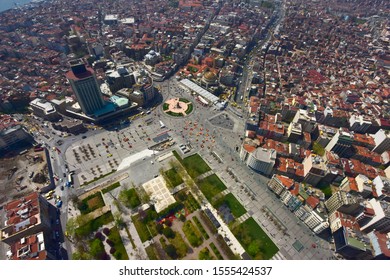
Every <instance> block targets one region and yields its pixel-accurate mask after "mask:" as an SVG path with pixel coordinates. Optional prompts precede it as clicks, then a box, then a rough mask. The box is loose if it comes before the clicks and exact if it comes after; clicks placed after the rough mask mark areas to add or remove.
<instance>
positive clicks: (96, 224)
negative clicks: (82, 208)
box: [75, 211, 114, 237]
mask: <svg viewBox="0 0 390 280" xmlns="http://www.w3.org/2000/svg"><path fill="white" fill-rule="evenodd" d="M113 221H114V217H113V216H112V213H111V211H109V212H107V213H105V214H103V215H101V216H100V217H97V218H96V219H94V220H91V221H88V222H87V223H86V224H84V225H82V226H81V227H78V228H77V229H76V230H75V234H76V235H77V236H79V237H86V236H88V235H90V234H92V233H93V232H95V231H97V230H98V228H100V227H102V226H103V225H106V224H108V223H111V222H113Z"/></svg>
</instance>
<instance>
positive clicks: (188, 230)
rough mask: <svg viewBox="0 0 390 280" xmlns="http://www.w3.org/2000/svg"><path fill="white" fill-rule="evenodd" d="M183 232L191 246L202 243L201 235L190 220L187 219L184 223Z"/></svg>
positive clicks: (197, 245)
mask: <svg viewBox="0 0 390 280" xmlns="http://www.w3.org/2000/svg"><path fill="white" fill-rule="evenodd" d="M183 232H184V234H185V236H186V238H187V240H188V242H190V244H191V246H192V247H199V246H200V245H202V243H203V240H202V239H203V238H202V235H201V233H200V232H199V231H198V229H197V228H196V227H195V226H194V224H193V223H192V222H191V221H189V220H187V221H186V222H185V223H184V225H183Z"/></svg>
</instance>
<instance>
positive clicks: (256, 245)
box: [247, 240, 261, 258]
mask: <svg viewBox="0 0 390 280" xmlns="http://www.w3.org/2000/svg"><path fill="white" fill-rule="evenodd" d="M260 247H261V241H260V240H254V241H252V242H251V243H250V244H249V246H248V250H247V252H248V254H249V255H250V256H251V257H253V258H255V256H256V255H257V254H258V253H260Z"/></svg>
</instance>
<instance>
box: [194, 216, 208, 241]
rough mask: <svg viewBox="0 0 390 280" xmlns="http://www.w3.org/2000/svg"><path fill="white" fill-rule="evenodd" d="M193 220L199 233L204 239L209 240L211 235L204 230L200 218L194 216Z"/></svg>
mask: <svg viewBox="0 0 390 280" xmlns="http://www.w3.org/2000/svg"><path fill="white" fill-rule="evenodd" d="M192 219H193V220H194V223H195V225H196V226H197V227H198V229H199V231H200V232H201V233H202V235H203V237H204V239H205V240H207V239H209V235H208V234H207V232H206V230H205V229H204V227H203V226H202V224H201V223H200V221H199V219H198V217H196V216H194V217H193V218H192Z"/></svg>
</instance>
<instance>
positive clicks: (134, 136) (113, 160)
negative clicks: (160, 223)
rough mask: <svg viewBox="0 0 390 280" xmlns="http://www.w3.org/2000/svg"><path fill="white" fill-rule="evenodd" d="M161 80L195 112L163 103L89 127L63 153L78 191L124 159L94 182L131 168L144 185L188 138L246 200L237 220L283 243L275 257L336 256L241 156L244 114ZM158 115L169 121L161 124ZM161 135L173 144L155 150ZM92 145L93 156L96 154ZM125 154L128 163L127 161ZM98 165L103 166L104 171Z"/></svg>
mask: <svg viewBox="0 0 390 280" xmlns="http://www.w3.org/2000/svg"><path fill="white" fill-rule="evenodd" d="M159 86H160V87H161V91H162V93H163V97H164V99H165V100H166V99H169V98H172V97H183V98H186V99H188V100H189V101H191V102H193V105H194V109H193V111H192V113H191V114H190V115H189V116H185V117H182V118H177V117H172V116H169V115H167V114H165V113H164V112H163V109H162V105H160V106H157V107H156V108H155V109H154V110H153V111H152V112H151V114H150V115H145V116H144V117H142V118H139V119H136V120H134V121H132V122H131V124H130V125H127V126H118V127H117V131H116V130H113V131H104V130H102V131H98V132H95V133H91V135H89V136H88V137H87V138H86V139H78V140H77V141H72V143H68V147H69V148H68V149H67V151H66V153H65V158H66V162H68V163H69V165H71V166H72V168H74V169H75V171H76V176H75V177H76V180H75V181H77V182H76V186H75V192H76V193H79V194H81V193H82V192H84V189H89V188H91V186H90V185H89V186H87V187H80V185H82V183H81V182H82V181H88V180H92V179H93V178H94V177H96V176H97V177H99V176H101V175H104V174H105V172H107V173H109V172H110V171H112V170H113V169H114V170H116V169H118V168H119V167H120V166H121V165H122V166H123V168H120V169H121V170H120V171H117V172H115V173H113V174H109V175H107V176H106V177H104V178H101V179H99V180H98V181H97V182H96V184H98V183H101V182H102V181H105V180H109V179H110V178H112V177H113V176H116V175H118V174H121V173H127V174H128V178H126V179H124V180H123V181H122V184H124V185H126V186H131V185H132V184H135V185H137V186H138V185H141V184H143V183H145V182H147V181H149V180H152V179H153V178H154V177H155V176H157V175H159V170H160V168H164V169H168V168H169V161H170V160H171V159H172V158H171V157H166V159H164V160H159V159H160V158H165V157H164V155H166V154H168V153H169V152H171V151H172V150H174V149H176V150H179V148H178V145H180V144H187V145H188V146H189V147H190V152H189V153H187V154H186V156H187V155H191V154H194V153H199V154H200V155H201V156H202V157H203V158H204V159H205V161H206V162H207V163H208V164H209V165H210V167H211V168H212V169H213V170H214V172H215V173H216V174H217V175H218V176H219V177H220V178H221V180H223V182H224V183H225V184H226V186H227V188H228V191H230V192H232V193H233V194H234V195H235V196H236V198H237V199H238V200H239V201H240V202H241V203H242V204H243V205H244V206H245V208H246V209H247V211H248V213H247V214H245V215H243V216H242V217H240V219H239V221H240V222H243V221H244V220H245V219H247V218H249V217H250V216H253V217H254V219H255V220H256V221H257V222H258V223H259V225H260V226H261V227H262V228H263V229H264V231H265V232H266V233H267V234H268V235H269V236H270V238H271V239H272V240H273V241H274V242H275V244H276V245H277V246H278V247H279V249H280V251H279V252H278V253H277V254H276V255H275V256H274V258H273V259H330V258H332V257H333V252H332V251H331V250H330V244H329V243H328V242H325V241H323V240H322V239H320V238H318V237H317V236H315V235H314V234H313V233H312V232H311V231H310V230H309V229H308V228H307V227H306V226H305V225H304V224H302V223H301V222H299V221H298V219H297V218H296V217H295V215H294V214H293V213H291V212H290V211H289V210H288V209H287V208H285V206H284V205H283V204H282V202H281V201H279V199H278V198H277V197H276V196H275V195H274V194H273V193H271V192H270V191H269V190H268V188H267V182H268V180H269V179H268V178H266V177H263V176H261V175H259V174H256V173H254V172H252V171H251V170H250V169H249V168H248V167H246V166H245V165H244V164H243V163H242V162H241V161H240V159H239V156H238V152H237V150H236V149H237V147H239V146H240V145H241V142H242V141H241V139H240V138H242V137H243V135H244V120H243V119H242V118H239V117H238V116H236V115H234V114H233V113H232V112H230V111H228V110H226V111H224V112H219V111H216V110H213V108H210V107H203V106H201V105H200V104H199V103H197V102H196V100H195V99H194V98H193V96H191V94H190V92H189V91H188V90H186V89H184V88H182V86H181V85H180V84H179V83H178V82H177V81H176V80H174V79H170V80H169V81H164V82H162V83H159ZM226 116H228V118H226ZM150 119H151V121H150ZM146 120H148V121H146ZM160 121H161V122H163V123H164V126H165V127H163V128H162V127H161V124H160ZM215 121H216V123H215ZM219 121H221V122H223V121H226V125H225V124H224V125H222V126H220V125H219V123H218V122H219ZM165 135H168V136H165ZM162 136H164V137H163V138H164V139H165V138H166V137H168V138H169V139H171V140H172V141H173V142H174V143H175V144H174V145H173V146H165V147H164V149H162V150H160V151H156V150H155V146H156V145H157V144H158V143H157V142H158V141H159V140H158V139H160V138H161V137H162ZM154 140H156V141H157V142H156V141H154ZM103 142H104V143H103ZM83 146H84V148H85V149H86V150H87V152H88V153H89V159H88V157H87V155H81V153H82V151H83V149H82V150H80V149H79V147H83ZM152 148H153V149H152ZM75 149H76V150H77V149H79V150H80V152H79V154H80V156H79V161H81V162H78V161H77V159H76V157H75V155H74V152H73V150H75ZM92 150H93V151H94V154H95V157H93V155H92ZM153 150H155V151H154V152H153ZM84 151H85V150H84ZM211 152H215V153H216V154H217V155H218V156H219V157H220V159H222V163H220V162H219V161H218V160H217V159H216V157H215V156H213V155H212V154H211ZM140 155H142V156H140ZM83 156H84V158H83ZM132 156H133V157H132ZM129 158H130V159H131V160H129ZM126 160H127V161H128V164H125V163H124V162H125V161H126ZM97 165H98V166H100V171H99V170H98V169H97V167H96V166H97ZM228 167H229V168H231V169H232V170H233V172H234V174H235V176H236V177H237V178H238V180H239V182H236V180H235V179H233V178H232V176H231V175H229V174H228V172H227V168H228ZM91 168H93V169H94V171H95V175H94V174H91V172H90V170H91ZM82 175H84V177H85V178H84V177H82ZM77 184H78V185H77ZM94 184H95V183H94ZM242 186H243V187H242ZM265 207H266V208H265ZM264 209H267V211H269V213H270V214H271V215H272V216H274V217H278V219H279V221H280V223H281V224H282V227H284V228H285V229H286V231H285V232H286V234H284V233H283V232H282V231H280V230H279V229H278V227H277V226H276V225H275V223H274V222H273V221H271V220H269V219H268V218H267V217H266V215H265V212H264ZM132 234H133V233H132ZM297 241H299V243H301V244H303V248H302V250H300V251H299V252H298V251H297V250H296V249H295V248H294V246H293V245H294V243H295V242H297ZM295 244H296V243H295ZM313 244H316V246H315V247H316V248H313V246H312V245H313Z"/></svg>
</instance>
